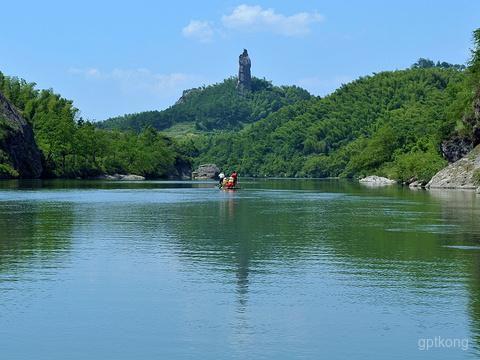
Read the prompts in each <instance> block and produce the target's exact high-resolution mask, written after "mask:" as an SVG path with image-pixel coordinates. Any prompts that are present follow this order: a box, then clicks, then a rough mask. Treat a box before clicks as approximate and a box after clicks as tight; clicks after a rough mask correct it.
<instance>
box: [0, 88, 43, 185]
mask: <svg viewBox="0 0 480 360" xmlns="http://www.w3.org/2000/svg"><path fill="white" fill-rule="evenodd" d="M2 153H3V154H2ZM2 162H3V164H4V166H8V167H11V168H13V169H14V170H15V171H16V172H18V176H19V177H21V178H38V177H40V175H41V174H42V157H41V153H40V150H39V149H38V147H37V144H36V143H35V139H34V136H33V130H32V129H31V127H30V124H29V123H28V122H27V121H26V120H25V119H24V118H23V116H22V115H21V114H20V112H19V111H18V110H17V109H16V108H15V107H14V106H13V104H12V103H11V102H10V101H9V100H8V99H7V98H6V97H5V96H4V95H3V93H2V92H1V91H0V163H2Z"/></svg>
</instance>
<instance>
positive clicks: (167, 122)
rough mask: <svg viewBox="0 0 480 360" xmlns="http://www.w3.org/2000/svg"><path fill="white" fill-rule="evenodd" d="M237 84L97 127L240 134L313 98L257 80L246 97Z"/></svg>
mask: <svg viewBox="0 0 480 360" xmlns="http://www.w3.org/2000/svg"><path fill="white" fill-rule="evenodd" d="M236 84H237V79H236V77H232V78H229V79H226V80H224V81H223V82H222V83H220V84H215V85H210V86H206V87H205V86H204V87H202V88H196V89H189V90H185V91H184V92H183V95H182V97H181V98H180V100H179V101H177V103H176V104H175V105H173V106H171V107H169V108H168V109H166V110H163V111H146V112H141V113H136V114H128V115H124V116H119V117H115V118H110V119H107V120H105V121H102V122H98V123H96V126H98V128H100V129H120V130H123V131H128V130H134V131H135V132H137V133H140V132H141V131H142V129H143V128H144V127H145V126H146V125H151V126H153V127H154V128H155V129H157V130H158V131H162V132H163V133H165V134H167V135H171V136H174V137H182V136H185V135H187V134H189V133H190V134H209V133H212V132H225V131H238V130H240V129H242V128H243V127H244V126H245V125H247V124H251V123H254V122H256V121H259V120H261V119H264V118H266V117H267V116H268V115H269V114H271V113H273V112H275V111H277V110H279V109H280V108H282V107H284V106H287V105H293V104H296V103H297V102H299V101H301V100H309V99H311V98H312V96H311V95H310V94H309V93H308V92H307V91H306V90H304V89H301V88H299V87H296V86H280V87H278V86H273V85H272V83H271V82H269V81H266V80H265V79H257V78H255V77H254V78H252V91H251V92H247V93H246V94H245V95H239V94H237V91H236V89H235V87H236Z"/></svg>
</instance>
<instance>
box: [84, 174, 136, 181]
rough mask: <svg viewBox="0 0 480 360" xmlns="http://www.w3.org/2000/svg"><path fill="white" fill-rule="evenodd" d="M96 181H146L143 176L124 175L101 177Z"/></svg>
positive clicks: (96, 178)
mask: <svg viewBox="0 0 480 360" xmlns="http://www.w3.org/2000/svg"><path fill="white" fill-rule="evenodd" d="M93 179H94V180H145V178H144V177H143V176H140V175H133V174H128V175H123V174H114V175H100V176H97V177H95V178H93Z"/></svg>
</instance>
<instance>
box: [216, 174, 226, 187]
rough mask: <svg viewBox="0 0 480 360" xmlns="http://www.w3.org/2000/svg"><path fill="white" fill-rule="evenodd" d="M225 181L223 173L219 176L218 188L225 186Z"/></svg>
mask: <svg viewBox="0 0 480 360" xmlns="http://www.w3.org/2000/svg"><path fill="white" fill-rule="evenodd" d="M223 179H225V174H224V173H223V171H222V172H221V173H220V174H219V175H218V187H219V188H221V187H222V186H223Z"/></svg>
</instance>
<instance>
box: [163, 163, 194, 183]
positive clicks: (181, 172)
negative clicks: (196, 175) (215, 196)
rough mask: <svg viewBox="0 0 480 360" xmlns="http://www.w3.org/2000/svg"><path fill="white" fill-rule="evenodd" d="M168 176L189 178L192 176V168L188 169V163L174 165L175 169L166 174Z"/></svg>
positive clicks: (181, 178) (170, 177)
mask: <svg viewBox="0 0 480 360" xmlns="http://www.w3.org/2000/svg"><path fill="white" fill-rule="evenodd" d="M168 178H169V179H179V180H190V179H191V178H192V170H190V165H189V164H185V163H181V164H177V165H175V170H174V171H173V172H172V173H170V174H169V175H168Z"/></svg>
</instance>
